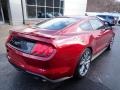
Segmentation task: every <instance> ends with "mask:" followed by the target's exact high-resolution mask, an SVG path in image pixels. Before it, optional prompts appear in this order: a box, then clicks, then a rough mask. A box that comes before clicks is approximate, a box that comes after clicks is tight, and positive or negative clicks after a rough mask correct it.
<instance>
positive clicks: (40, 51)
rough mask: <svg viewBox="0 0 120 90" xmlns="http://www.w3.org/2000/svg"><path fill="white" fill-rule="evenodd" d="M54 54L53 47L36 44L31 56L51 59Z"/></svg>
mask: <svg viewBox="0 0 120 90" xmlns="http://www.w3.org/2000/svg"><path fill="white" fill-rule="evenodd" d="M53 52H54V48H53V46H51V45H47V44H43V43H36V44H35V46H34V47H33V49H32V51H31V54H32V55H36V56H40V57H49V56H51V55H52V53H53Z"/></svg>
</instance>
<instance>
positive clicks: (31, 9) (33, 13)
mask: <svg viewBox="0 0 120 90" xmlns="http://www.w3.org/2000/svg"><path fill="white" fill-rule="evenodd" d="M27 14H28V17H29V18H36V7H35V6H27Z"/></svg>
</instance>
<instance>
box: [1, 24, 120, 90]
mask: <svg viewBox="0 0 120 90" xmlns="http://www.w3.org/2000/svg"><path fill="white" fill-rule="evenodd" d="M11 27H12V26H8V25H2V26H0V90H120V47H119V46H120V27H119V26H116V27H114V31H115V33H116V36H115V40H114V44H113V48H112V50H111V51H105V52H104V53H103V54H102V55H101V56H99V57H98V58H96V60H95V61H93V62H92V65H91V70H90V72H89V73H88V75H87V76H86V77H85V78H84V79H81V80H74V79H69V80H66V81H63V82H58V83H50V82H42V81H41V80H40V79H39V78H37V77H32V76H30V75H28V74H24V73H22V72H19V71H17V70H16V69H15V68H14V67H13V66H12V65H10V64H9V62H8V61H7V58H6V54H5V53H6V52H5V47H4V43H5V40H6V37H7V35H8V30H9V29H10V28H11Z"/></svg>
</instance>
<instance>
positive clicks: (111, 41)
mask: <svg viewBox="0 0 120 90" xmlns="http://www.w3.org/2000/svg"><path fill="white" fill-rule="evenodd" d="M113 41H114V37H112V39H111V40H110V43H109V45H108V47H107V50H111V49H112V45H113Z"/></svg>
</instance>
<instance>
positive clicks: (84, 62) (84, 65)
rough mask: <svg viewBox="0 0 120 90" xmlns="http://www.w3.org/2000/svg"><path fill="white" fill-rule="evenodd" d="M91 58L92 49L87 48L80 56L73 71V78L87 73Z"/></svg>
mask: <svg viewBox="0 0 120 90" xmlns="http://www.w3.org/2000/svg"><path fill="white" fill-rule="evenodd" d="M91 58H92V51H91V49H89V48H87V49H86V50H85V52H84V53H83V55H82V56H81V58H80V61H79V64H78V66H77V70H76V72H75V78H82V77H84V76H85V75H86V74H87V72H88V70H89V67H90V62H91Z"/></svg>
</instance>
